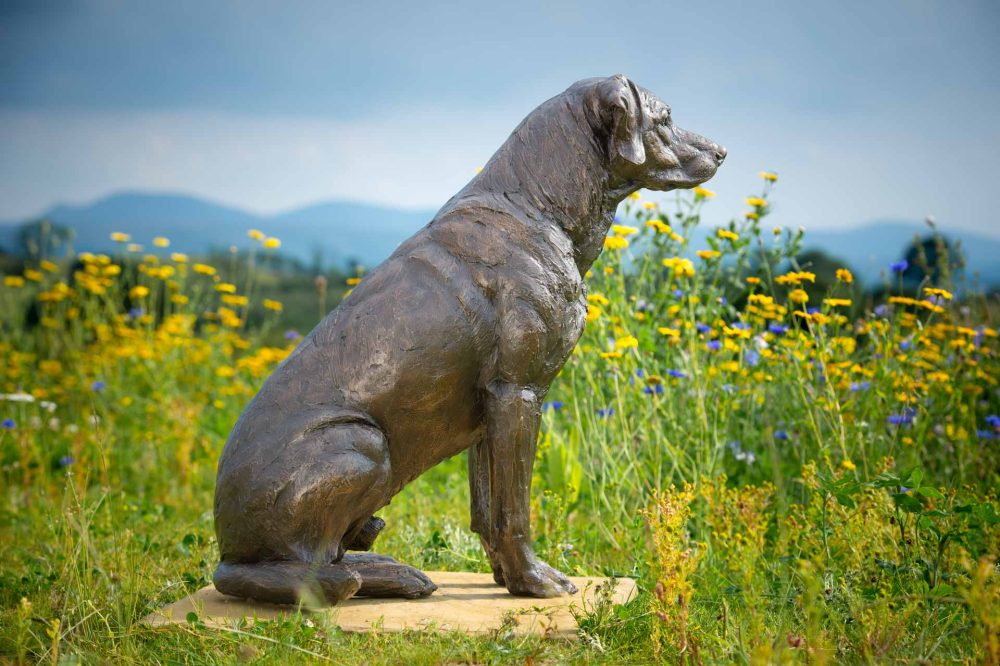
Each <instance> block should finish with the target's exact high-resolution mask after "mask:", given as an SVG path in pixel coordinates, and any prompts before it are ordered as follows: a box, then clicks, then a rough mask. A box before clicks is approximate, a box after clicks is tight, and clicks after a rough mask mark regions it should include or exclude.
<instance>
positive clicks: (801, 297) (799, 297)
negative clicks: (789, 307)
mask: <svg viewBox="0 0 1000 666" xmlns="http://www.w3.org/2000/svg"><path fill="white" fill-rule="evenodd" d="M788 298H789V300H791V301H792V302H793V303H808V302H809V294H807V293H806V292H805V290H804V289H793V290H792V291H791V292H790V293H789V294H788Z"/></svg>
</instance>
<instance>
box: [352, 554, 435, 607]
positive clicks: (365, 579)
mask: <svg viewBox="0 0 1000 666" xmlns="http://www.w3.org/2000/svg"><path fill="white" fill-rule="evenodd" d="M338 564H341V565H343V566H344V567H346V568H347V569H349V570H350V571H352V572H354V573H355V574H357V575H358V577H360V579H361V588H360V589H359V590H358V591H357V592H356V593H355V594H356V595H357V596H359V597H403V598H405V599H416V598H418V597H426V596H428V595H430V594H431V593H432V592H434V590H436V589H437V585H435V584H434V582H433V581H431V579H430V578H428V577H427V575H426V574H425V573H424V572H423V571H420V570H419V569H416V568H414V567H411V566H408V565H406V564H403V563H401V562H397V561H396V560H394V559H392V558H391V557H388V556H386V555H378V554H375V553H348V554H347V555H344V557H343V559H341V560H340V562H339V563H338Z"/></svg>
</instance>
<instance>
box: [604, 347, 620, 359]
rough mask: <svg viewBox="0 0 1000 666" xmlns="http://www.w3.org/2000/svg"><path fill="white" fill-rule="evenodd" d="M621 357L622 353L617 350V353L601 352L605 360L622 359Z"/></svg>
mask: <svg viewBox="0 0 1000 666" xmlns="http://www.w3.org/2000/svg"><path fill="white" fill-rule="evenodd" d="M621 357H622V352H621V351H620V350H617V349H616V350H615V351H607V352H601V358H604V359H610V358H621Z"/></svg>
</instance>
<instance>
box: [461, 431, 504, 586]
mask: <svg viewBox="0 0 1000 666" xmlns="http://www.w3.org/2000/svg"><path fill="white" fill-rule="evenodd" d="M469 504H470V507H469V508H470V515H471V518H472V520H471V527H472V531H473V532H475V533H476V534H478V535H479V541H480V542H481V543H482V544H483V550H484V551H486V556H487V557H488V558H489V560H490V567H491V568H492V569H493V580H495V581H496V583H497V585H504V579H503V568H502V567H501V566H500V561H499V560H498V559H497V555H496V549H495V548H494V547H493V538H492V535H493V532H492V530H491V529H490V453H489V448H488V447H487V445H486V441H485V440H480V441H479V442H477V443H476V444H473V445H472V446H471V447H469Z"/></svg>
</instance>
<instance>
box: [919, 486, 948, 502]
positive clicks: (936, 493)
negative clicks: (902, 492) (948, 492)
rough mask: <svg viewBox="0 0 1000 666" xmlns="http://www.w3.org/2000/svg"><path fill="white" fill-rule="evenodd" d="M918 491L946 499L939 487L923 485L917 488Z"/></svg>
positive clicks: (935, 497) (925, 494)
mask: <svg viewBox="0 0 1000 666" xmlns="http://www.w3.org/2000/svg"><path fill="white" fill-rule="evenodd" d="M917 492H918V493H920V494H921V495H923V496H924V497H933V498H934V499H944V494H943V493H942V492H941V491H940V490H938V489H937V488H932V487H931V486H922V487H920V488H917Z"/></svg>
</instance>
